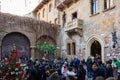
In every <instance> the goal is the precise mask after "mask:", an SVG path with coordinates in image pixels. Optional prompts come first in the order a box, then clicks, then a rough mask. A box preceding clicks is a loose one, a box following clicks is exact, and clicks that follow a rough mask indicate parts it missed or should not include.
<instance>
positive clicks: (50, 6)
mask: <svg viewBox="0 0 120 80" xmlns="http://www.w3.org/2000/svg"><path fill="white" fill-rule="evenodd" d="M51 9H52V4H50V5H49V12H51Z"/></svg>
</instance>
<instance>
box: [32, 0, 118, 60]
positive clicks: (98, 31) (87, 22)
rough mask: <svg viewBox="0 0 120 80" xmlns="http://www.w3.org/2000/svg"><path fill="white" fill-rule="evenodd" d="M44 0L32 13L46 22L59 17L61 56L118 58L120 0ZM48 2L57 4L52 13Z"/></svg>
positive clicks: (53, 20)
mask: <svg viewBox="0 0 120 80" xmlns="http://www.w3.org/2000/svg"><path fill="white" fill-rule="evenodd" d="M44 1H45V0H42V2H41V3H40V4H39V5H38V6H37V7H36V9H35V10H34V11H33V12H34V13H35V14H36V16H37V18H39V19H40V20H44V21H47V22H51V23H55V19H56V18H57V19H58V24H59V25H60V26H61V33H60V35H61V40H60V43H61V48H60V50H61V57H67V58H69V59H71V58H73V57H76V56H77V57H79V58H80V59H83V58H84V59H87V57H89V56H94V57H95V56H96V54H98V55H100V56H101V58H102V60H103V61H105V60H107V59H108V58H112V57H117V58H119V57H120V39H119V37H120V31H119V30H120V28H119V26H120V17H119V15H120V5H119V4H120V0H47V1H48V2H46V3H45V2H44ZM50 4H52V5H54V4H55V5H56V7H52V10H51V12H49V9H50ZM44 11H45V12H44ZM43 14H44V16H45V18H44V19H43Z"/></svg>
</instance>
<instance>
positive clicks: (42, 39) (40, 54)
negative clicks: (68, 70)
mask: <svg viewBox="0 0 120 80" xmlns="http://www.w3.org/2000/svg"><path fill="white" fill-rule="evenodd" d="M42 42H47V43H50V44H52V45H54V46H57V44H56V41H55V40H54V38H52V37H51V36H49V35H42V36H40V37H39V39H38V40H37V44H39V43H42ZM36 52H37V53H38V54H37V56H36V58H42V57H43V56H44V53H45V52H41V51H39V50H38V49H37V50H36ZM46 57H47V58H48V59H51V58H54V55H53V54H47V56H46Z"/></svg>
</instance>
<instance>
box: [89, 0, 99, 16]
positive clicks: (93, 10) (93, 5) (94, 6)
mask: <svg viewBox="0 0 120 80" xmlns="http://www.w3.org/2000/svg"><path fill="white" fill-rule="evenodd" d="M98 4H99V3H98V0H91V14H96V13H98V9H99V8H98V6H99V5H98Z"/></svg>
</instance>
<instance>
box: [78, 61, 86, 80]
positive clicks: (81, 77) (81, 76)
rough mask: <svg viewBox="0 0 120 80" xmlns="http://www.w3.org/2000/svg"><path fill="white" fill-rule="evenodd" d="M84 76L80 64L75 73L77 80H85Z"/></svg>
mask: <svg viewBox="0 0 120 80" xmlns="http://www.w3.org/2000/svg"><path fill="white" fill-rule="evenodd" d="M85 75H86V70H85V69H84V68H83V65H82V63H80V64H79V66H78V71H77V80H85Z"/></svg>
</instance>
